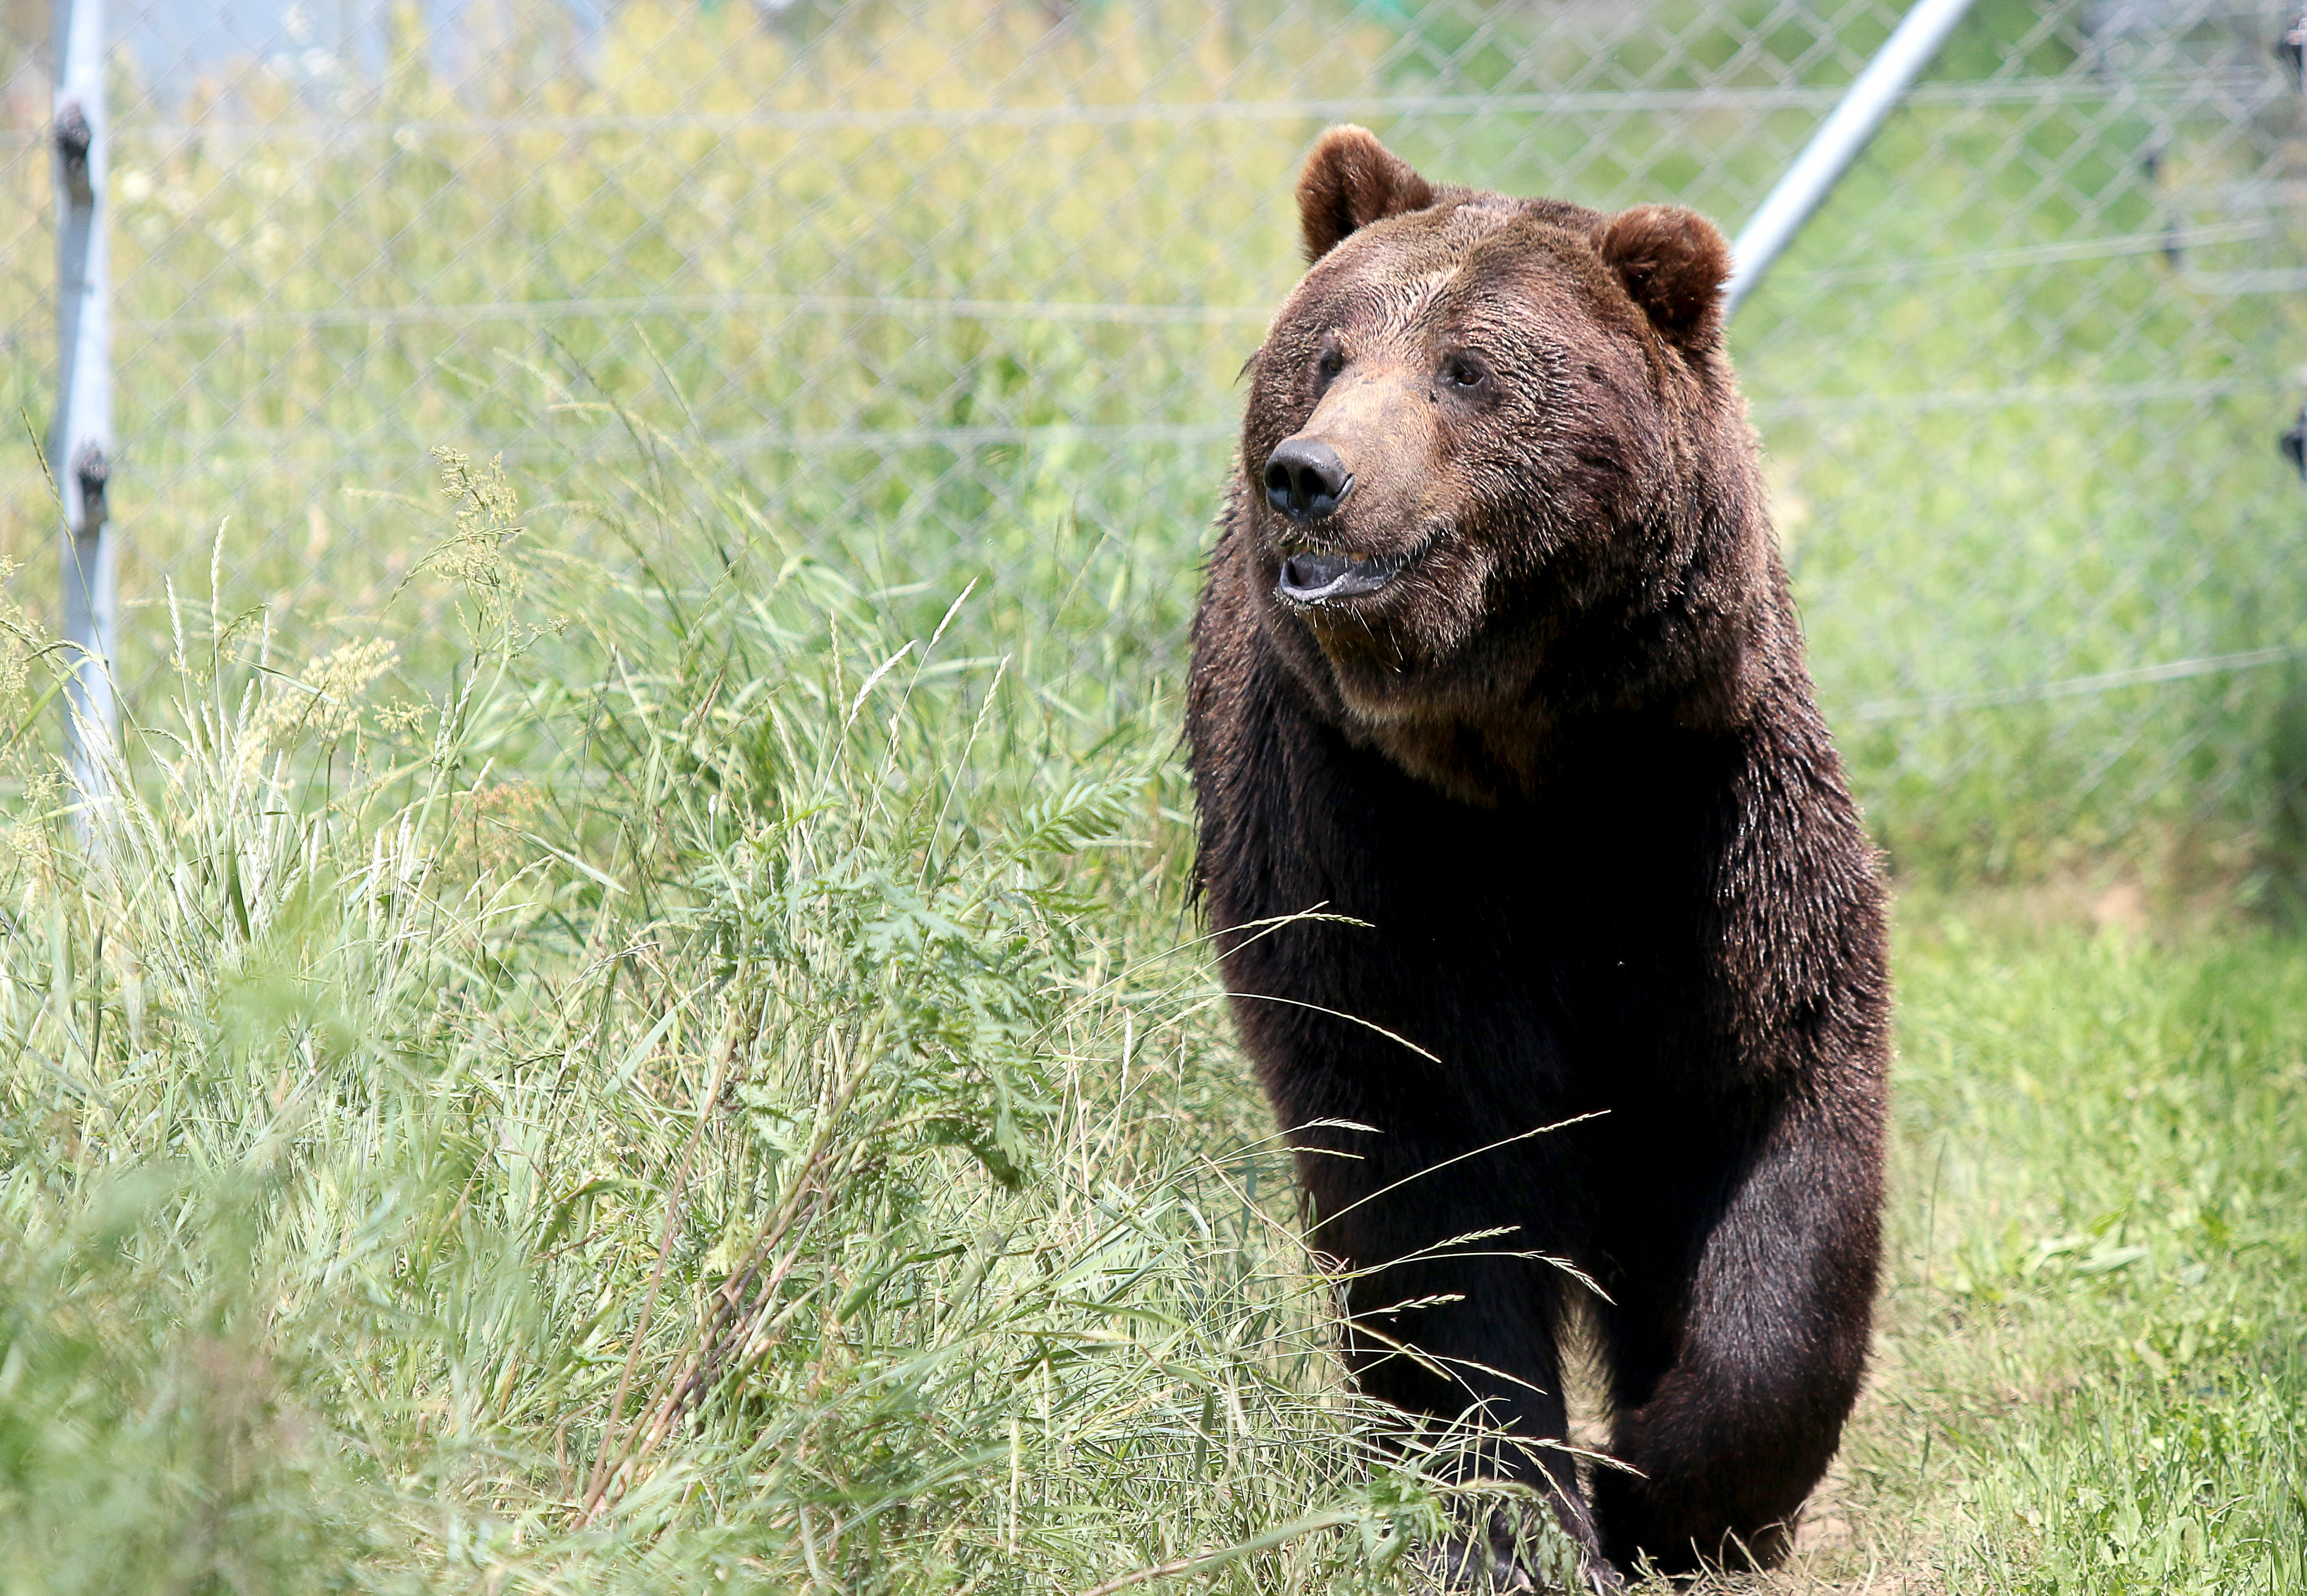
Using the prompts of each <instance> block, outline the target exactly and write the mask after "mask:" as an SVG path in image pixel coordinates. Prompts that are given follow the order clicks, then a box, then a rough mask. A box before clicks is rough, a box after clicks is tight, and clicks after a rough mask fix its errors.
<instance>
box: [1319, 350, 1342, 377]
mask: <svg viewBox="0 0 2307 1596" xmlns="http://www.w3.org/2000/svg"><path fill="white" fill-rule="evenodd" d="M1345 369H1346V352H1345V351H1344V350H1343V349H1341V348H1338V346H1337V345H1335V344H1325V345H1324V346H1323V347H1322V353H1321V356H1320V358H1318V359H1316V361H1315V362H1314V374H1315V375H1316V376H1318V377H1320V378H1321V379H1322V381H1323V382H1328V381H1329V380H1330V379H1331V378H1333V377H1334V376H1336V375H1337V374H1338V373H1340V372H1342V371H1343V370H1345Z"/></svg>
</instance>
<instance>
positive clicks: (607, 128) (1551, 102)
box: [0, 73, 2283, 150]
mask: <svg viewBox="0 0 2307 1596" xmlns="http://www.w3.org/2000/svg"><path fill="white" fill-rule="evenodd" d="M1846 87H1847V86H1846V85H1843V84H1832V85H1825V86H1817V87H1813V86H1796V85H1778V86H1771V87H1762V88H1752V89H1735V88H1734V89H1722V88H1713V89H1631V90H1617V89H1586V90H1537V91H1532V92H1529V93H1522V94H1407V95H1346V96H1338V97H1330V98H1319V99H1316V98H1298V99H1262V100H1208V101H1191V102H1179V101H1153V102H1151V103H1128V102H1124V103H1116V104H1112V105H1080V104H1076V105H1054V106H967V107H948V108H939V107H926V106H914V107H888V108H886V109H862V108H835V107H825V108H822V109H818V110H807V111H772V110H752V111H730V112H712V111H667V112H660V113H655V114H650V115H635V114H605V115H589V116H588V115H581V114H580V115H573V116H493V117H488V116H475V117H469V118H467V117H456V118H441V117H412V118H410V119H408V120H407V121H391V120H384V119H370V120H364V121H330V122H322V121H313V120H310V119H303V120H296V121H288V120H286V119H283V120H280V121H274V122H231V123H227V122H193V123H144V124H137V123H134V122H130V121H125V120H122V121H116V123H115V124H114V126H113V129H112V137H113V140H114V142H115V144H116V146H120V145H124V144H128V143H132V142H140V141H150V142H169V141H183V140H187V139H199V138H229V139H238V140H244V141H254V140H262V139H274V138H290V137H294V138H315V137H318V138H330V139H360V138H390V137H393V136H396V135H399V134H407V135H408V136H411V137H418V136H424V135H428V134H460V135H466V136H473V137H484V138H487V137H502V136H504V135H507V134H517V133H666V132H678V131H681V130H684V129H695V130H697V131H699V132H706V133H745V132H752V131H764V132H785V133H826V132H844V131H849V132H860V133H881V132H890V131H896V130H900V129H907V128H930V129H966V128H981V127H985V128H1017V129H1025V130H1042V129H1047V128H1051V127H1068V126H1081V127H1123V126H1136V125H1177V126H1186V125H1192V124H1199V123H1210V122H1295V121H1308V120H1324V119H1326V120H1338V119H1342V118H1353V117H1369V118H1385V117H1394V116H1441V117H1466V116H1576V115H1581V114H1587V115H1597V116H1616V115H1621V114H1625V113H1634V114H1642V113H1649V114H1654V115H1677V116H1696V115H1704V114H1706V113H1709V112H1714V111H1736V112H1743V113H1748V114H1752V113H1755V112H1769V111H1818V112H1824V111H1828V110H1831V109H1832V108H1833V107H1834V106H1835V104H1836V103H1837V102H1838V101H1840V99H1841V98H1842V95H1843V92H1844V89H1845V88H1846ZM2282 91H2283V90H2282V85H2281V84H2280V83H2279V82H2276V81H2274V80H2273V78H2272V75H2271V74H2268V75H2260V74H2252V73H2220V74H2213V73H2206V74H2202V75H2199V76H2190V75H2186V74H2179V73H2174V74H2171V75H2169V76H2166V77H2160V78H2135V79H2123V78H2119V77H2111V76H2101V75H2097V74H2091V75H2083V74H2077V75H2075V76H2071V77H2037V78H2010V79H2004V80H2002V81H2000V82H1964V81H1960V80H1957V81H1949V82H1924V83H1918V84H1917V85H1916V86H1915V87H1914V88H1913V89H1912V90H1909V91H1908V94H1907V95H1906V97H1905V99H1904V101H1903V102H1902V103H1904V104H1905V105H1907V106H1910V107H1917V106H1918V107H1930V108H1933V109H1949V108H1951V109H1959V110H1960V109H1969V108H1972V107H1990V106H2006V105H2028V106H2034V105H2047V104H2058V105H2071V104H2093V103H2104V102H2121V103H2125V104H2140V105H2157V106H2160V105H2165V104H2168V103H2174V102H2175V103H2182V104H2186V103H2194V104H2208V103H2213V102H2220V101H2235V100H2243V101H2249V100H2255V99H2268V98H2271V97H2273V96H2275V95H2277V94H2278V93H2280V92H2282ZM47 140H48V134H47V130H45V129H32V130H21V129H20V130H15V131H13V132H11V133H6V134H0V150H4V149H6V148H7V147H9V146H11V145H13V146H16V147H18V148H28V147H30V146H31V145H34V144H42V145H45V144H46V143H47Z"/></svg>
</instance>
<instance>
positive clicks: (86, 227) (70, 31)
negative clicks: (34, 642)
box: [48, 0, 119, 800]
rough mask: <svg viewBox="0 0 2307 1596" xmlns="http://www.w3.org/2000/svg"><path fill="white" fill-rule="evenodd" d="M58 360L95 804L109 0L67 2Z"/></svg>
mask: <svg viewBox="0 0 2307 1596" xmlns="http://www.w3.org/2000/svg"><path fill="white" fill-rule="evenodd" d="M55 18H56V24H55V25H56V33H55V40H56V62H57V73H56V360H57V367H58V372H59V383H60V389H61V391H60V392H59V393H58V395H57V403H56V423H55V425H54V427H53V429H52V430H51V431H50V433H49V434H48V466H49V468H50V469H51V470H53V471H54V472H55V473H56V489H57V491H58V493H60V494H61V495H62V496H63V499H64V529H63V553H64V641H65V642H66V643H67V644H69V645H70V646H71V649H72V653H71V656H70V658H69V660H68V662H67V663H68V664H69V665H70V667H71V670H72V679H71V682H70V683H69V688H68V691H67V693H66V708H65V716H66V726H65V732H64V736H65V747H66V750H67V751H68V757H69V760H70V766H71V769H72V773H73V779H74V780H75V781H77V782H78V783H79V784H80V787H81V793H82V794H84V795H85V797H86V798H88V799H90V800H94V799H96V798H99V797H100V796H101V795H102V794H103V793H104V792H105V791H106V788H107V781H108V777H107V765H106V763H105V759H104V753H105V751H106V750H107V749H108V748H109V747H110V746H111V744H112V742H113V740H114V739H115V738H116V736H117V735H118V734H119V706H118V705H117V703H116V701H115V699H114V696H113V677H112V661H113V573H114V566H115V563H116V558H115V553H116V552H115V549H114V546H113V545H114V540H113V536H112V532H111V528H110V525H109V522H110V519H111V517H110V516H109V515H108V514H107V504H108V495H107V485H108V484H109V481H110V478H111V474H112V270H111V260H110V254H111V251H110V244H109V239H108V236H107V234H108V232H109V227H108V217H107V204H106V195H105V188H106V178H107V168H108V167H109V165H110V150H109V140H108V138H107V133H108V131H109V130H108V128H107V122H106V117H105V106H104V56H105V49H104V0H56V10H55Z"/></svg>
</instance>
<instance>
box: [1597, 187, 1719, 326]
mask: <svg viewBox="0 0 2307 1596" xmlns="http://www.w3.org/2000/svg"><path fill="white" fill-rule="evenodd" d="M1594 248H1595V249H1596V251H1598V252H1599V253H1600V255H1601V257H1602V259H1603V261H1604V262H1605V263H1606V264H1608V266H1609V268H1610V270H1613V271H1615V272H1617V274H1618V280H1619V281H1620V282H1622V283H1624V284H1625V287H1626V296H1627V297H1628V298H1630V299H1632V300H1633V301H1634V303H1635V304H1636V305H1640V306H1642V313H1644V314H1645V315H1647V316H1649V317H1650V319H1651V325H1652V326H1654V327H1656V328H1657V329H1658V330H1659V332H1661V333H1663V334H1665V336H1666V337H1668V339H1672V340H1673V341H1675V342H1676V343H1677V344H1680V345H1682V346H1684V347H1685V348H1691V349H1711V348H1714V347H1715V346H1716V345H1717V344H1719V343H1720V342H1721V341H1722V284H1723V281H1724V279H1727V278H1728V277H1729V275H1730V245H1728V243H1726V242H1724V240H1723V237H1722V235H1721V233H1720V231H1718V230H1717V229H1716V227H1715V226H1714V224H1713V223H1712V222H1711V221H1708V220H1707V219H1705V218H1704V217H1702V216H1701V215H1699V214H1698V212H1696V211H1695V210H1683V209H1681V208H1680V207H1679V206H1675V205H1637V206H1635V207H1634V209H1633V210H1621V211H1620V212H1618V214H1617V215H1616V216H1613V217H1608V218H1607V219H1604V220H1603V221H1602V222H1601V223H1600V224H1599V226H1598V227H1595V229H1594Z"/></svg>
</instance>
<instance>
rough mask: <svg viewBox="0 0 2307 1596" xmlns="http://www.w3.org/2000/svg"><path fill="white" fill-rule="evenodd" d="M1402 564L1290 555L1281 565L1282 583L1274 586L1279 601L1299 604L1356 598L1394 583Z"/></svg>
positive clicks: (1340, 556)
mask: <svg viewBox="0 0 2307 1596" xmlns="http://www.w3.org/2000/svg"><path fill="white" fill-rule="evenodd" d="M1403 563H1404V562H1402V560H1399V559H1394V560H1355V559H1351V558H1349V557H1348V556H1346V555H1344V554H1292V555H1291V556H1290V557H1289V558H1288V559H1286V560H1284V561H1282V579H1281V581H1280V582H1278V583H1277V584H1275V585H1276V587H1277V588H1279V589H1280V590H1281V593H1282V597H1284V598H1291V599H1295V600H1297V601H1298V602H1299V604H1319V603H1321V602H1323V601H1324V600H1325V599H1332V598H1359V597H1360V596H1362V595H1363V594H1365V593H1375V592H1376V591H1377V590H1378V589H1379V588H1383V587H1385V585H1386V584H1387V583H1388V582H1390V581H1392V580H1394V578H1395V576H1397V575H1398V574H1400V572H1401V571H1402V565H1403Z"/></svg>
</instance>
